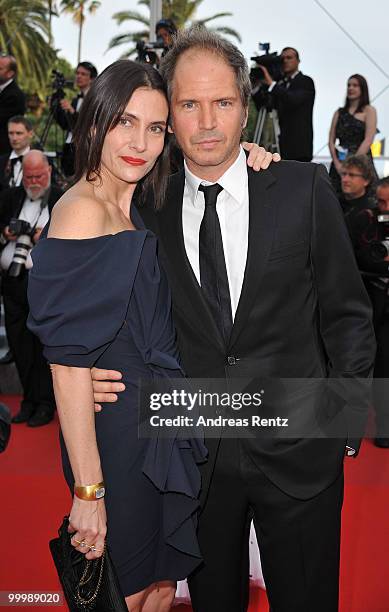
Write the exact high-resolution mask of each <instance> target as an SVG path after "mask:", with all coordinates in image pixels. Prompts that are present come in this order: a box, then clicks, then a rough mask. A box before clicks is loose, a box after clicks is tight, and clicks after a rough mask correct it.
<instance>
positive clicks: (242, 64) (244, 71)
mask: <svg viewBox="0 0 389 612" xmlns="http://www.w3.org/2000/svg"><path fill="white" fill-rule="evenodd" d="M191 49H198V50H200V51H210V52H211V53H214V54H215V55H217V56H219V57H221V58H222V59H224V61H225V62H226V64H228V66H230V67H231V68H232V70H233V71H234V73H235V77H236V84H237V86H238V89H239V93H240V98H241V101H242V105H243V108H245V109H247V107H248V103H249V99H250V94H251V83H250V77H249V71H248V67H247V62H246V60H245V58H244V56H243V55H242V53H241V52H240V51H239V49H238V48H237V47H235V45H233V44H232V43H230V42H229V41H228V40H225V39H224V38H222V37H221V36H219V35H218V34H216V33H215V32H210V31H209V30H207V29H206V28H205V27H204V26H199V25H196V26H193V27H191V28H189V29H187V30H178V31H177V34H175V36H174V37H173V45H172V46H171V47H170V50H169V52H168V53H167V54H166V55H165V57H164V58H163V59H162V61H161V65H160V72H161V74H162V76H163V78H164V79H165V82H166V86H167V94H168V99H169V102H170V101H171V97H172V85H173V79H174V73H175V70H176V66H177V62H178V60H179V58H180V57H181V55H182V54H183V53H185V51H189V50H191Z"/></svg>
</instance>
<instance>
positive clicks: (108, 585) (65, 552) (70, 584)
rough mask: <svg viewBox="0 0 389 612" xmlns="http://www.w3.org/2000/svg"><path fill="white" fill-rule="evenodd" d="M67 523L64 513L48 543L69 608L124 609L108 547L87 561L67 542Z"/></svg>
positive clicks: (98, 611)
mask: <svg viewBox="0 0 389 612" xmlns="http://www.w3.org/2000/svg"><path fill="white" fill-rule="evenodd" d="M68 526H69V519H68V517H67V516H65V518H64V520H63V523H62V525H61V526H60V528H59V530H58V536H59V537H58V538H55V539H54V540H51V541H50V543H49V546H50V552H51V555H52V557H53V560H54V563H55V566H56V568H57V572H58V576H59V579H60V581H61V584H62V588H63V591H64V595H65V599H66V602H67V604H68V606H69V610H70V612H79V610H82V612H89V611H92V610H93V611H94V612H128V609H127V605H126V602H125V600H124V597H123V594H122V592H121V589H120V585H119V581H118V578H117V576H116V573H115V569H114V567H113V564H112V561H111V557H110V556H109V552H108V549H107V548H105V549H104V553H103V554H102V556H101V557H100V558H99V559H93V560H91V561H88V559H85V556H84V555H83V554H82V553H80V552H78V550H75V548H74V547H73V546H72V545H71V543H70V539H71V537H72V534H70V533H68Z"/></svg>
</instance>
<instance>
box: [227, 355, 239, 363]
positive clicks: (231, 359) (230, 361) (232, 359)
mask: <svg viewBox="0 0 389 612" xmlns="http://www.w3.org/2000/svg"><path fill="white" fill-rule="evenodd" d="M238 361H239V360H238V358H237V357H233V355H229V356H228V357H227V363H228V365H236V363H237V362H238Z"/></svg>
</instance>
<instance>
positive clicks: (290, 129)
mask: <svg viewBox="0 0 389 612" xmlns="http://www.w3.org/2000/svg"><path fill="white" fill-rule="evenodd" d="M271 95H272V98H273V101H274V104H275V107H276V109H277V111H278V118H279V121H280V131H281V134H280V149H281V157H282V158H283V159H294V160H299V161H310V160H311V159H312V154H313V127H312V112H313V104H314V101H315V85H314V83H313V80H312V79H311V77H309V76H306V75H305V74H302V73H301V72H299V73H298V74H297V75H296V76H295V77H294V79H292V80H291V82H290V85H289V87H288V88H286V87H285V85H284V84H282V83H277V84H276V86H275V87H274V89H273V90H272V92H271Z"/></svg>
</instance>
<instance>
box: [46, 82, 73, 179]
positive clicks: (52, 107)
mask: <svg viewBox="0 0 389 612" xmlns="http://www.w3.org/2000/svg"><path fill="white" fill-rule="evenodd" d="M60 93H61V92H60ZM62 97H63V96H62ZM62 97H61V96H60V95H58V92H56V95H55V96H53V99H52V102H51V104H50V109H49V114H48V116H47V118H46V122H45V125H44V126H43V130H42V134H41V136H40V137H39V147H40V148H41V149H42V151H44V150H45V145H46V141H47V138H48V135H49V131H50V128H51V126H52V124H53V121H54V118H55V113H56V110H57V107H58V104H59V102H60V100H61V99H62ZM55 140H56V143H55V144H56V146H55V149H56V150H55V152H54V153H49V152H48V151H46V152H45V153H46V155H47V157H48V158H50V165H51V166H52V167H53V170H54V177H53V178H54V179H55V182H57V183H58V185H61V186H63V187H65V186H66V185H67V179H66V178H65V175H64V174H63V172H62V170H61V169H60V168H59V166H58V163H57V159H58V158H59V157H60V155H61V154H60V153H58V152H57V148H58V147H57V136H56V139H55Z"/></svg>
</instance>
